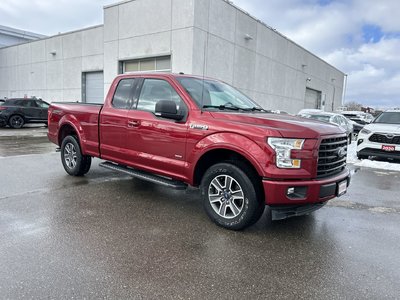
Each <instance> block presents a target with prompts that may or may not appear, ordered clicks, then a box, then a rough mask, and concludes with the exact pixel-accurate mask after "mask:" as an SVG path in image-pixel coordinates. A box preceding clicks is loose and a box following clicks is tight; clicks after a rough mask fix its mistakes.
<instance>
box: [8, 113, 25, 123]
mask: <svg viewBox="0 0 400 300" xmlns="http://www.w3.org/2000/svg"><path fill="white" fill-rule="evenodd" d="M14 116H20V117H21V118H22V119H24V122H25V118H24V116H23V115H21V114H18V113H16V114H12V115H11V116H9V117H8V122H10V119H11V118H12V117H14Z"/></svg>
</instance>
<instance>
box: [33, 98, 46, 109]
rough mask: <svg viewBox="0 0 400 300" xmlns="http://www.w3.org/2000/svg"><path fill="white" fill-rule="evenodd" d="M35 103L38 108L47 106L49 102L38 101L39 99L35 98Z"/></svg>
mask: <svg viewBox="0 0 400 300" xmlns="http://www.w3.org/2000/svg"><path fill="white" fill-rule="evenodd" d="M35 102H36V105H37V106H38V107H40V108H49V104H47V103H46V102H44V101H40V100H35Z"/></svg>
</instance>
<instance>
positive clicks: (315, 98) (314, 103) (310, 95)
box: [304, 88, 321, 109]
mask: <svg viewBox="0 0 400 300" xmlns="http://www.w3.org/2000/svg"><path fill="white" fill-rule="evenodd" d="M304 108H318V109H320V108H321V92H320V91H316V90H312V89H309V88H306V96H305V103H304Z"/></svg>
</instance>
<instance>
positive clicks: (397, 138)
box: [369, 133, 400, 145]
mask: <svg viewBox="0 0 400 300" xmlns="http://www.w3.org/2000/svg"><path fill="white" fill-rule="evenodd" d="M369 141H370V142H375V143H380V144H394V145H400V135H389V136H387V135H385V134H379V133H374V134H373V135H371V136H370V137H369Z"/></svg>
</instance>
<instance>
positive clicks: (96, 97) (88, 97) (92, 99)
mask: <svg viewBox="0 0 400 300" xmlns="http://www.w3.org/2000/svg"><path fill="white" fill-rule="evenodd" d="M83 77H84V78H83V79H84V80H83V82H84V88H83V91H84V92H83V97H82V98H83V102H86V103H104V75H103V72H88V73H84V76H83Z"/></svg>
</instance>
